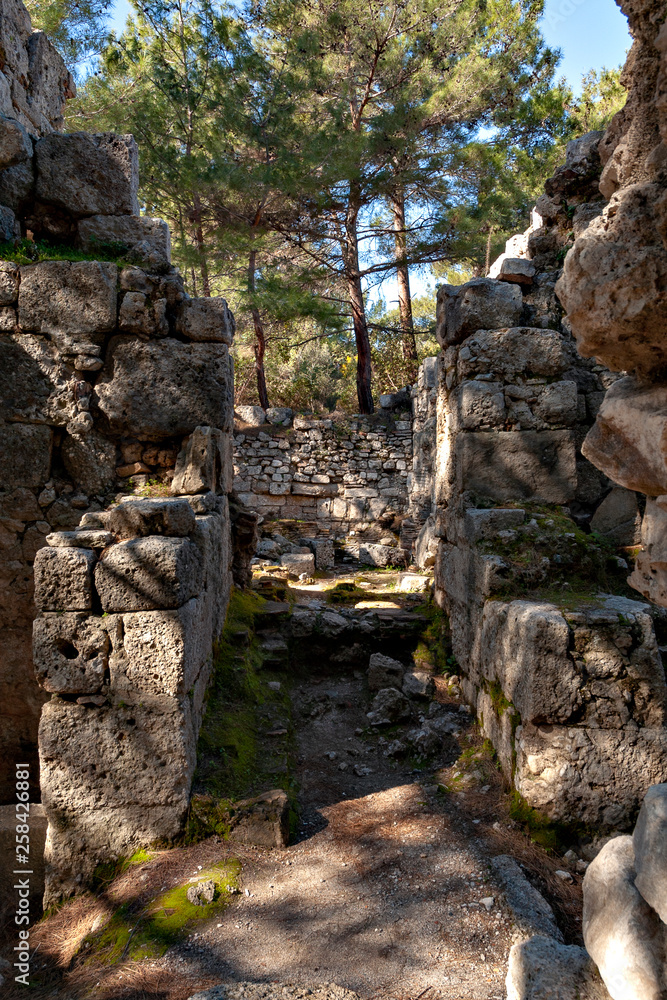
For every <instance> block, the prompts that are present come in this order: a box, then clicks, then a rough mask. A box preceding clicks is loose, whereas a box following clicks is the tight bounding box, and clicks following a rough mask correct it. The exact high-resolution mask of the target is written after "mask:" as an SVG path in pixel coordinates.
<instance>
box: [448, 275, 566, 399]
mask: <svg viewBox="0 0 667 1000" xmlns="http://www.w3.org/2000/svg"><path fill="white" fill-rule="evenodd" d="M500 287H505V288H515V290H516V291H517V292H518V289H517V288H516V286H512V285H504V286H500ZM519 294H520V292H519ZM573 360H574V354H573V352H572V348H571V347H570V346H569V345H568V343H567V341H566V340H565V338H564V337H563V335H562V334H561V333H558V332H557V331H555V330H542V329H539V328H533V327H525V326H522V327H513V328H512V329H508V330H481V331H480V332H479V333H477V334H475V335H474V336H472V337H469V338H468V340H467V341H466V342H465V344H463V346H462V347H461V348H460V349H459V351H458V352H457V355H456V373H457V377H458V380H459V382H462V381H464V380H465V379H473V378H474V377H475V376H476V375H493V376H494V378H496V379H500V378H502V379H504V380H505V381H512V380H513V379H514V377H515V376H516V375H521V376H522V377H523V378H525V377H526V376H538V377H544V376H546V377H553V376H557V375H562V374H563V372H565V371H566V370H567V369H568V368H569V367H571V365H572V362H573Z"/></svg>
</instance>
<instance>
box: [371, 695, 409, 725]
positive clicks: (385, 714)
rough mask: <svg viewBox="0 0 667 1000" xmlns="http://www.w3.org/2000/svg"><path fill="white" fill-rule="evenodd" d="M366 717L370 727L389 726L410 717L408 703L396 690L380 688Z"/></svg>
mask: <svg viewBox="0 0 667 1000" xmlns="http://www.w3.org/2000/svg"><path fill="white" fill-rule="evenodd" d="M366 715H367V718H368V721H369V722H370V724H371V726H390V725H392V724H393V723H394V722H401V721H403V720H404V719H408V718H409V717H410V703H409V702H408V700H407V698H406V697H405V696H404V695H403V694H401V692H400V691H398V690H397V689H396V688H394V687H388V688H382V690H380V691H378V693H377V694H376V696H375V698H373V701H372V702H371V710H370V712H367V713H366Z"/></svg>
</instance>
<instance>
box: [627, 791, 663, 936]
mask: <svg viewBox="0 0 667 1000" xmlns="http://www.w3.org/2000/svg"><path fill="white" fill-rule="evenodd" d="M632 841H633V849H634V867H635V871H636V873H637V876H636V878H635V885H636V887H637V889H639V892H640V893H641V895H642V896H643V897H644V899H645V900H646V902H647V903H648V904H649V906H651V907H652V908H653V909H654V910H655V911H656V913H657V914H658V916H659V917H660V919H661V920H662V922H663V924H667V785H665V784H661V785H653V786H652V787H651V788H649V790H648V792H647V793H646V795H645V796H644V801H643V802H642V807H641V809H640V810H639V817H638V819H637V824H636V826H635V831H634V834H633V837H632Z"/></svg>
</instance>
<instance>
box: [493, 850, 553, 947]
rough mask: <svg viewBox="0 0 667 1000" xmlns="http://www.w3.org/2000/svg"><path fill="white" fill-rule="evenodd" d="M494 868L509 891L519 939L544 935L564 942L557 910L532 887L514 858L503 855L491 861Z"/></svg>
mask: <svg viewBox="0 0 667 1000" xmlns="http://www.w3.org/2000/svg"><path fill="white" fill-rule="evenodd" d="M491 867H492V868H493V870H494V872H495V873H496V875H497V876H498V878H499V879H500V882H501V883H502V886H503V888H504V890H505V900H506V902H507V905H508V906H509V908H510V910H511V911H512V915H513V917H514V923H515V927H516V931H515V936H518V937H519V940H521V941H525V940H527V939H529V938H531V937H533V935H535V934H541V935H544V936H546V937H548V938H555V940H556V941H559V942H562V940H563V935H562V934H561V931H560V928H559V927H558V924H557V923H556V918H555V916H554V911H553V910H552V909H551V907H550V906H549V904H548V903H547V901H546V899H545V898H544V896H542V895H541V893H539V892H538V891H537V889H536V888H535V887H534V886H533V885H531V883H530V882H529V881H528V879H527V878H526V876H525V875H524V874H523V872H522V871H521V869H520V868H519V865H518V864H517V862H516V861H515V860H514V858H511V857H510V856H509V855H507V854H499V855H498V856H497V857H495V858H492V859H491Z"/></svg>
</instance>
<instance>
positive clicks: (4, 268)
mask: <svg viewBox="0 0 667 1000" xmlns="http://www.w3.org/2000/svg"><path fill="white" fill-rule="evenodd" d="M18 297H19V268H18V264H12V262H11V261H0V305H2V306H11V305H13V304H14V303H15V302H16V300H17V299H18Z"/></svg>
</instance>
